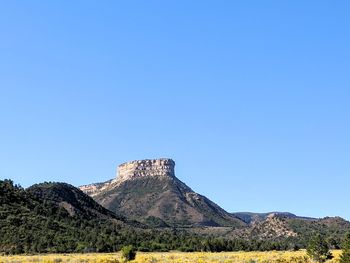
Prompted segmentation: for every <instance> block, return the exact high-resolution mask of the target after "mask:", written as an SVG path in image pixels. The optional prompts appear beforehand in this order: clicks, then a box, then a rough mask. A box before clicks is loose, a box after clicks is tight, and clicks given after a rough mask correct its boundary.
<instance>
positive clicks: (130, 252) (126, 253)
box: [121, 245, 136, 262]
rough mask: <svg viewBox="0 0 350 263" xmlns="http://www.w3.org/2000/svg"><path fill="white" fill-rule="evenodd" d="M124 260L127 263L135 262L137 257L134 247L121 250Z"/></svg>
mask: <svg viewBox="0 0 350 263" xmlns="http://www.w3.org/2000/svg"><path fill="white" fill-rule="evenodd" d="M121 253H122V258H123V259H124V260H125V261H126V262H127V261H130V260H134V259H135V257H136V251H135V249H134V247H133V246H132V245H129V246H125V247H123V248H122V250H121Z"/></svg>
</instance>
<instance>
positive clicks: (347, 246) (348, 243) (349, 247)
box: [340, 233, 350, 263]
mask: <svg viewBox="0 0 350 263" xmlns="http://www.w3.org/2000/svg"><path fill="white" fill-rule="evenodd" d="M342 249H343V253H342V255H341V256H340V263H350V233H347V234H346V235H345V238H344V241H343V245H342Z"/></svg>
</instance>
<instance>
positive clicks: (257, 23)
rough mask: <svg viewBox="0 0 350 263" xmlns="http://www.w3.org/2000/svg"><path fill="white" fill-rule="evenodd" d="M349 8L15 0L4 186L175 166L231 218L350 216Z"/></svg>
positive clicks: (1, 78)
mask: <svg viewBox="0 0 350 263" xmlns="http://www.w3.org/2000/svg"><path fill="white" fill-rule="evenodd" d="M349 8H350V4H349V1H277V0H276V1H102V2H101V1H2V2H1V3H0V160H1V165H0V178H11V179H13V180H15V181H16V182H17V183H20V184H22V185H23V186H25V187H27V186H29V185H31V184H33V183H37V182H42V181H65V182H69V183H71V184H73V185H82V184H87V183H92V182H100V181H104V180H107V179H110V178H113V177H114V176H115V170H116V166H117V165H118V164H120V163H122V162H125V161H129V160H134V159H143V158H157V157H170V158H173V159H174V160H175V161H176V172H177V176H178V177H179V178H180V179H181V180H183V181H184V182H186V183H187V184H188V185H190V186H191V187H192V188H193V189H194V190H195V191H197V192H199V193H201V194H204V195H206V196H208V197H209V198H210V199H212V200H213V201H215V202H216V203H218V204H220V205H221V206H222V207H224V208H225V209H226V210H228V211H256V212H265V211H274V210H278V211H290V212H293V213H296V214H300V215H305V216H315V217H323V216H327V215H329V216H334V215H339V216H342V217H345V218H347V219H350V211H349V207H348V201H349V194H348V193H349V186H350V177H349V172H350V162H349V157H350V137H349V134H350V117H349V116H350V103H349V99H350V74H349V69H350V32H349V31H350V17H349V15H348V13H349Z"/></svg>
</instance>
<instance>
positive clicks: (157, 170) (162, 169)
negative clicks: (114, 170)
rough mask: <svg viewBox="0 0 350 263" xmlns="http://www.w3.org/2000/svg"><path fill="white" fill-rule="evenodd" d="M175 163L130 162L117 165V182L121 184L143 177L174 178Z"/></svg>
mask: <svg viewBox="0 0 350 263" xmlns="http://www.w3.org/2000/svg"><path fill="white" fill-rule="evenodd" d="M174 168H175V162H174V161H173V160H171V159H153V160H141V161H132V162H127V163H123V164H121V165H119V167H118V176H117V181H118V182H123V181H126V180H132V179H135V178H140V177H144V176H150V177H158V176H160V177H161V176H169V177H174V176H175V172H174Z"/></svg>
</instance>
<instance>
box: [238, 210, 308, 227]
mask: <svg viewBox="0 0 350 263" xmlns="http://www.w3.org/2000/svg"><path fill="white" fill-rule="evenodd" d="M232 215H234V216H236V217H238V218H240V219H241V220H243V221H244V222H246V223H247V224H251V223H253V222H258V221H264V220H266V219H267V218H268V217H271V216H272V215H274V216H276V217H284V218H299V219H305V220H313V219H315V218H311V217H301V216H297V215H295V214H292V213H289V212H268V213H252V212H236V213H232Z"/></svg>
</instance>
